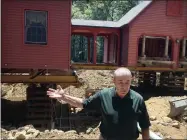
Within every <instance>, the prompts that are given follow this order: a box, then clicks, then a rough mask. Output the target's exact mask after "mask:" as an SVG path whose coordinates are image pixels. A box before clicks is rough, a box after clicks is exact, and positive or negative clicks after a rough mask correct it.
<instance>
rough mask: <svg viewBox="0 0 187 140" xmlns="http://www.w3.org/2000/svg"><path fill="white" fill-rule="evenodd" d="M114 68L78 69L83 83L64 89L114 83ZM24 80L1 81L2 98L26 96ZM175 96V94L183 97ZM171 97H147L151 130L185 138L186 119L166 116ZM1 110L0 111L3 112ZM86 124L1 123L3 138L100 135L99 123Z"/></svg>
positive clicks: (74, 91)
mask: <svg viewBox="0 0 187 140" xmlns="http://www.w3.org/2000/svg"><path fill="white" fill-rule="evenodd" d="M112 72H113V71H103V70H98V71H93V70H86V71H85V70H81V71H77V73H78V76H79V78H82V80H83V81H84V84H83V85H82V86H81V87H79V88H75V87H74V86H69V87H68V88H66V89H65V90H66V91H68V92H69V93H70V94H71V95H73V96H75V97H82V98H84V97H85V89H88V88H91V89H102V88H104V87H111V86H113V83H112ZM27 86H28V85H26V84H2V94H1V95H3V97H2V96H1V97H2V98H6V99H11V100H12V99H15V97H16V98H17V99H18V98H21V99H23V98H25V96H26V87H27ZM184 97H186V96H183V97H176V98H178V99H179V98H184ZM170 98H171V97H169V96H167V97H151V98H149V99H148V100H146V105H147V109H148V112H149V115H150V119H151V124H152V126H151V130H152V131H154V132H155V133H156V134H158V135H159V136H161V137H162V138H168V139H184V138H187V123H186V122H185V121H181V120H180V119H178V120H177V119H171V118H168V117H167V114H168V113H169V110H170V106H169V102H168V101H169V99H170ZM2 113H3V112H2ZM84 127H86V130H85V131H81V132H77V131H76V130H70V131H66V132H64V131H62V130H56V129H55V130H44V131H39V130H36V129H35V128H34V127H33V126H31V125H29V126H25V127H21V128H12V126H2V128H1V134H2V137H3V138H16V137H18V138H19V137H21V138H23V139H29V138H37V139H39V138H42V139H43V138H44V139H51V138H52V139H80V138H81V139H96V138H97V137H98V136H99V130H98V127H90V126H84Z"/></svg>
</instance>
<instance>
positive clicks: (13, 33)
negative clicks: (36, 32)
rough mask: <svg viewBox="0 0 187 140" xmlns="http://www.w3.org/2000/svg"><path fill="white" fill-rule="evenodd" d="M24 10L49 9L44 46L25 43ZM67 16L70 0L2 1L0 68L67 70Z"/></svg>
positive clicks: (69, 27)
mask: <svg viewBox="0 0 187 140" xmlns="http://www.w3.org/2000/svg"><path fill="white" fill-rule="evenodd" d="M25 9H29V10H45V11H48V30H47V36H48V38H47V42H48V44H47V45H34V44H25V43H24V20H25V19H24V10H25ZM70 18H71V1H70V0H48V1H43V0H37V1H29V0H19V1H14V0H4V1H2V68H36V69H37V68H46V67H45V65H47V69H69V64H70V35H71V19H70ZM5 64H7V65H6V66H5Z"/></svg>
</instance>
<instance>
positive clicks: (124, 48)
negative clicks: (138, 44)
mask: <svg viewBox="0 0 187 140" xmlns="http://www.w3.org/2000/svg"><path fill="white" fill-rule="evenodd" d="M128 46H129V27H127V26H126V27H124V28H123V29H122V31H121V64H122V65H127V64H128Z"/></svg>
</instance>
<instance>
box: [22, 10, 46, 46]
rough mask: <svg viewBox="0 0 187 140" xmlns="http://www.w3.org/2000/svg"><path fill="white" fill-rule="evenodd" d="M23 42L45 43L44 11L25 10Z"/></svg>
mask: <svg viewBox="0 0 187 140" xmlns="http://www.w3.org/2000/svg"><path fill="white" fill-rule="evenodd" d="M25 43H27V44H43V45H46V44H47V12H46V11H32V10H26V11H25Z"/></svg>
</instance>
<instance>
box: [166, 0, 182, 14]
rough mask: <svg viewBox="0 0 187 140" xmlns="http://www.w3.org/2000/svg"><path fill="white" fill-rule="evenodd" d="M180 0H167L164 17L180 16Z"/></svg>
mask: <svg viewBox="0 0 187 140" xmlns="http://www.w3.org/2000/svg"><path fill="white" fill-rule="evenodd" d="M182 2H183V1H182V0H167V4H166V6H167V7H166V15H167V16H180V15H182V10H183V9H182V6H183V5H182Z"/></svg>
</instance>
